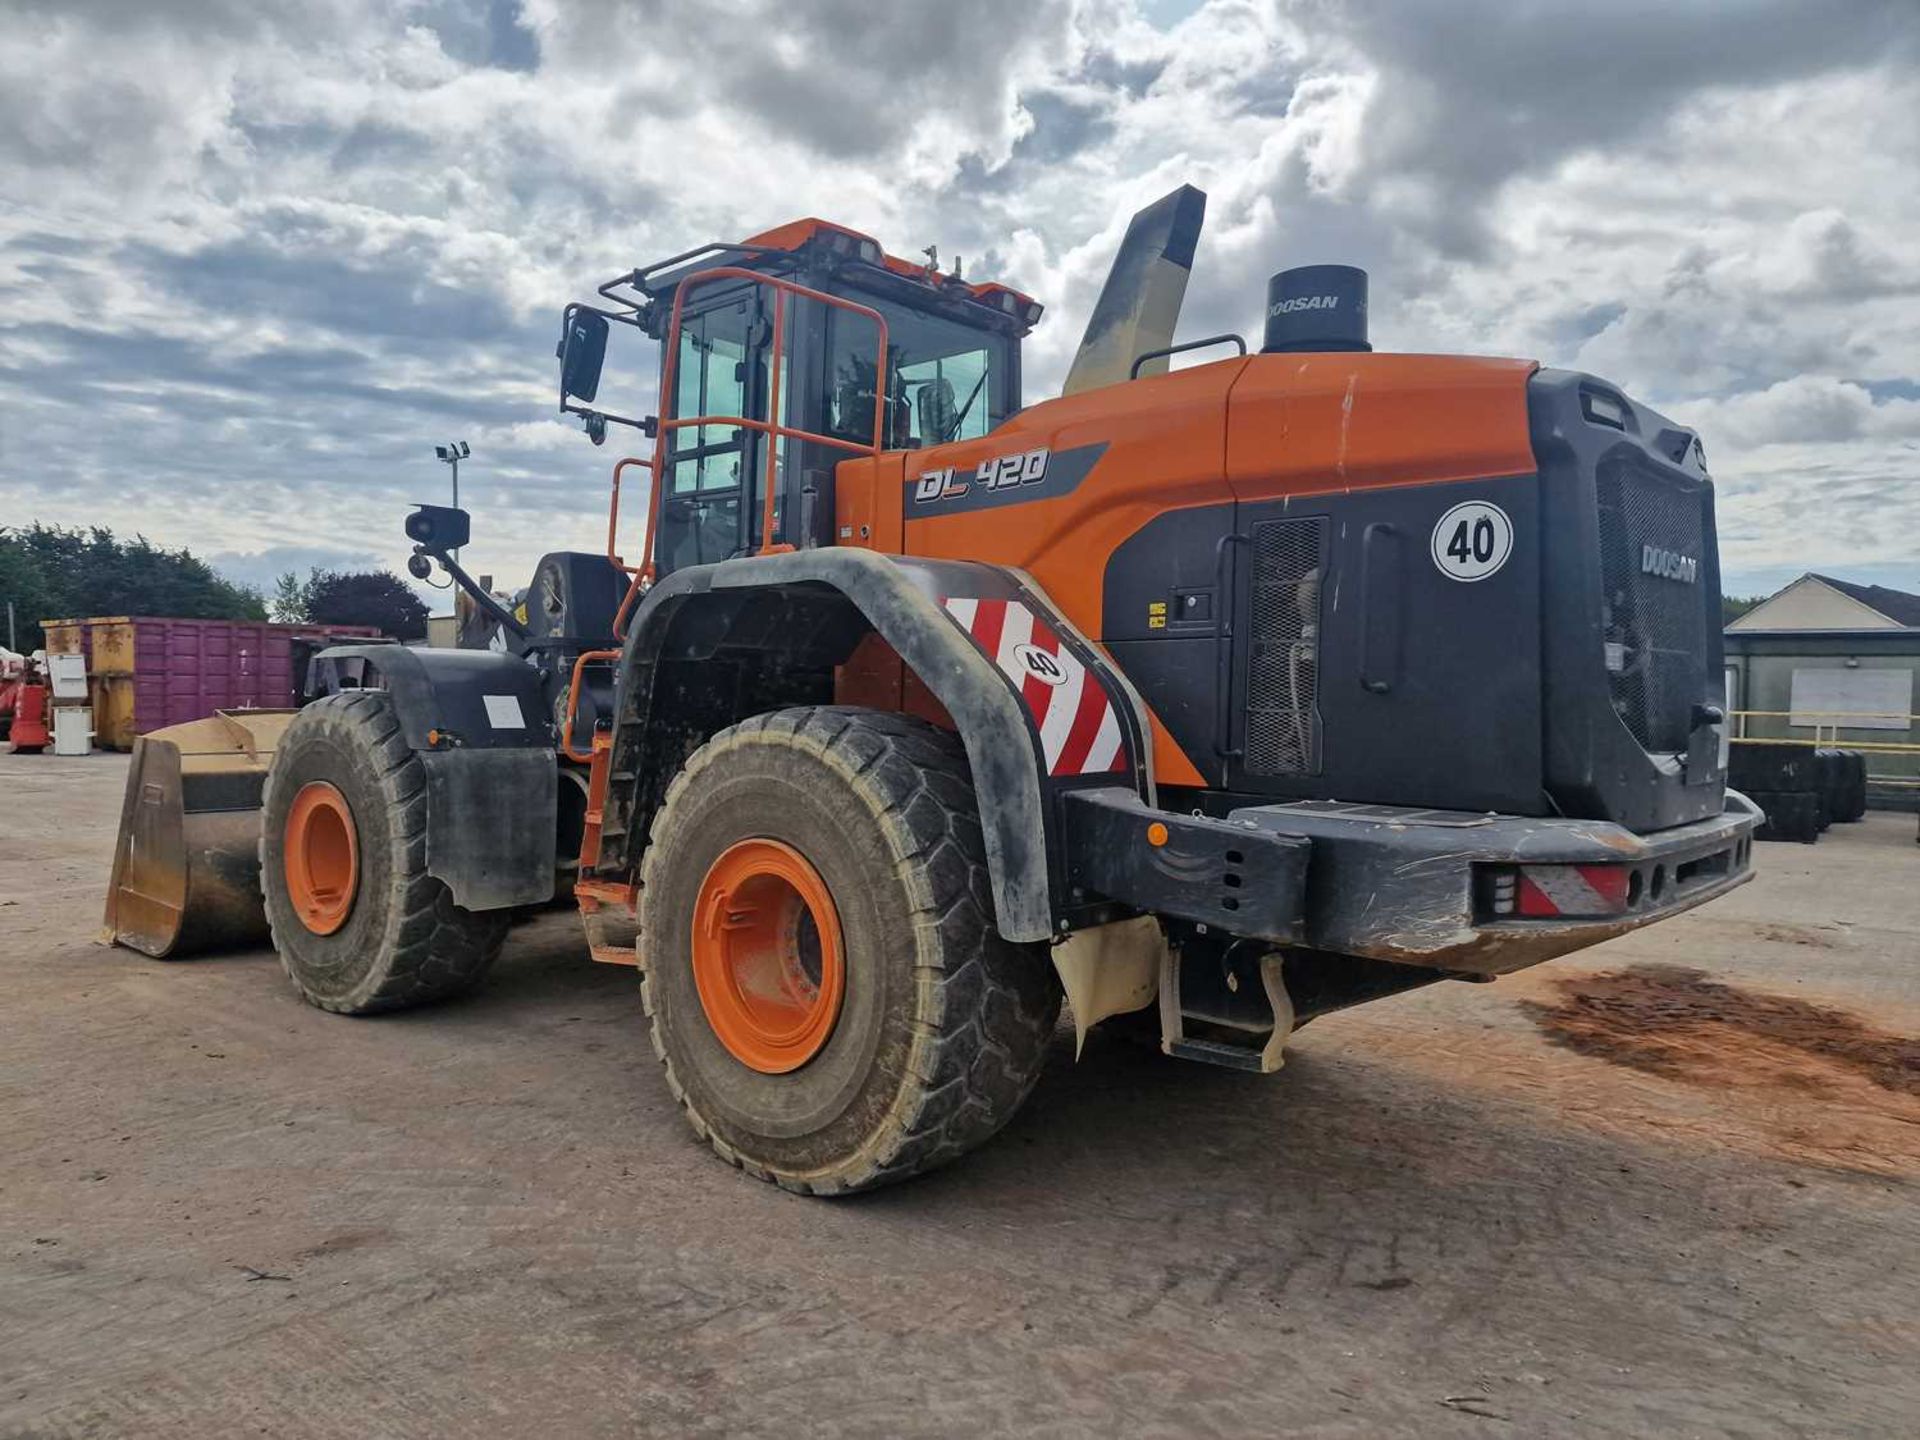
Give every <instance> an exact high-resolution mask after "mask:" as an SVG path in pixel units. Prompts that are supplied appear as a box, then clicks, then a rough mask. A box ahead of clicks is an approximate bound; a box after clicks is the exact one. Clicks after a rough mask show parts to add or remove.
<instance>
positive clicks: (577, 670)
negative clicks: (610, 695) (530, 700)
mask: <svg viewBox="0 0 1920 1440" xmlns="http://www.w3.org/2000/svg"><path fill="white" fill-rule="evenodd" d="M619 658H620V652H619V651H618V650H582V651H581V652H580V655H579V658H578V659H576V660H575V661H574V662H573V680H572V682H571V683H570V684H569V685H568V686H567V718H566V720H565V721H564V722H562V724H561V726H560V753H561V754H562V755H564V756H566V757H567V759H569V760H577V761H578V762H579V763H581V764H582V765H588V764H591V763H592V762H593V752H592V751H591V750H575V749H574V748H573V720H574V717H575V716H576V715H578V714H579V713H580V677H581V675H582V674H583V673H584V672H585V670H586V668H587V666H588V665H590V664H597V663H600V662H603V661H607V660H618V659H619Z"/></svg>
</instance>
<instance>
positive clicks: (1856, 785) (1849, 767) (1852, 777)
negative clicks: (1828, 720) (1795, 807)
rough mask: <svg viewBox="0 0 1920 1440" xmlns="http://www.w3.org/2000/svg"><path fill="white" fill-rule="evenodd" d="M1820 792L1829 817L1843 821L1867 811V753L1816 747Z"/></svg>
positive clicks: (1853, 818) (1845, 822)
mask: <svg viewBox="0 0 1920 1440" xmlns="http://www.w3.org/2000/svg"><path fill="white" fill-rule="evenodd" d="M1814 755H1815V757H1816V760H1817V761H1818V764H1819V768H1820V795H1821V799H1822V801H1823V802H1824V804H1825V806H1826V810H1827V815H1828V817H1829V818H1830V819H1831V820H1833V821H1835V822H1837V823H1839V824H1842V825H1846V824H1850V823H1852V822H1853V821H1855V820H1860V819H1863V818H1864V817H1865V816H1866V813H1867V757H1866V756H1865V755H1863V754H1861V753H1860V752H1859V751H1858V750H1816V751H1814Z"/></svg>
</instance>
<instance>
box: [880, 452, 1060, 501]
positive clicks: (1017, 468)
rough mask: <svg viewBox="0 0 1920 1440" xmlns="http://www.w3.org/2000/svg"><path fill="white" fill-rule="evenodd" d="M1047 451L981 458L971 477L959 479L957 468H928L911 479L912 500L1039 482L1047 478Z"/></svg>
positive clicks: (960, 494)
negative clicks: (975, 489) (976, 488)
mask: <svg viewBox="0 0 1920 1440" xmlns="http://www.w3.org/2000/svg"><path fill="white" fill-rule="evenodd" d="M1050 453H1051V452H1049V451H1048V450H1046V449H1045V448H1044V447H1043V448H1041V449H1039V450H1028V451H1026V452H1025V453H1024V454H1020V455H996V456H994V457H993V458H992V459H990V460H982V461H981V462H980V464H979V466H978V467H977V468H976V469H975V470H974V472H973V478H972V479H971V480H963V479H961V478H960V472H959V471H958V470H956V469H955V468H954V467H953V466H951V465H949V466H947V467H946V469H944V470H929V471H927V473H926V474H924V475H922V476H920V477H919V478H918V479H917V480H915V481H914V482H913V502H914V504H916V505H928V504H931V503H932V502H933V501H935V500H958V499H959V498H960V497H961V496H962V495H965V494H967V493H968V492H969V491H971V490H973V489H974V487H975V486H978V487H979V488H980V489H981V490H984V491H988V492H992V491H996V490H1013V489H1017V488H1018V487H1019V486H1022V485H1038V484H1039V483H1040V482H1041V481H1042V480H1045V479H1046V478H1047V457H1048V455H1049V454H1050Z"/></svg>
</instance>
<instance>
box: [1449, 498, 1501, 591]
mask: <svg viewBox="0 0 1920 1440" xmlns="http://www.w3.org/2000/svg"><path fill="white" fill-rule="evenodd" d="M1432 550H1433V563H1434V564H1435V565H1437V566H1439V567H1440V573H1441V574H1442V575H1445V576H1446V577H1447V578H1448V579H1449V580H1462V581H1467V582H1469V583H1471V582H1472V581H1475V580H1484V579H1486V578H1487V577H1488V576H1489V575H1492V574H1494V573H1495V572H1497V571H1498V570H1499V569H1500V567H1501V566H1502V565H1504V564H1506V563H1507V557H1508V556H1509V555H1511V554H1512V553H1513V521H1511V520H1509V519H1508V518H1507V512H1506V511H1504V510H1502V509H1501V508H1500V507H1499V506H1498V505H1489V504H1487V503H1486V501H1484V500H1468V501H1465V502H1463V503H1461V504H1459V505H1455V506H1454V507H1453V508H1452V509H1451V510H1449V511H1447V513H1446V514H1444V515H1442V516H1441V517H1440V519H1439V522H1438V523H1437V524H1435V525H1434V527H1433V541H1432Z"/></svg>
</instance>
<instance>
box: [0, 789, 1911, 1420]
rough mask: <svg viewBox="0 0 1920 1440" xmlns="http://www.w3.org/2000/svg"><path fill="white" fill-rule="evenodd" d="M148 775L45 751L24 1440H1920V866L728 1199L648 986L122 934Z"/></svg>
mask: <svg viewBox="0 0 1920 1440" xmlns="http://www.w3.org/2000/svg"><path fill="white" fill-rule="evenodd" d="M125 768H126V767H125V762H124V760H123V759H119V758H116V757H111V756H104V755H102V756H95V757H91V758H88V759H76V760H62V759H56V758H54V757H50V756H31V757H30V756H10V755H0V987H4V988H3V989H0V1137H4V1142H5V1151H4V1155H5V1158H4V1161H0V1435H4V1436H42V1435H47V1436H52V1435H137V1436H143V1437H145V1436H196V1437H199V1436H213V1435H228V1434H270V1435H274V1436H350V1437H366V1436H412V1435H420V1436H433V1437H462V1436H487V1437H497V1436H517V1435H528V1434H534V1433H536V1432H537V1433H540V1434H541V1435H543V1436H549V1437H560V1436H565V1437H573V1436H599V1435H623V1436H624V1435H632V1434H636V1433H642V1434H657V1435H673V1434H695V1435H716V1436H719V1435H727V1436H732V1435H745V1434H758V1433H777V1434H780V1435H782V1436H797V1435H813V1434H821V1435H858V1436H868V1435H871V1436H903V1435H922V1434H929V1435H948V1434H955V1435H957V1434H965V1435H978V1434H982V1433H986V1434H1000V1435H1012V1434H1020V1435H1027V1434H1038V1435H1049V1436H1070V1435H1082V1434H1097V1435H1101V1436H1103V1437H1112V1436H1119V1435H1125V1436H1134V1435H1164V1436H1189V1435H1223V1436H1225V1435H1231V1436H1235V1437H1244V1436H1247V1435H1268V1434H1276V1433H1293V1434H1302V1435H1326V1436H1335V1435H1340V1436H1348V1435H1351V1436H1377V1435H1383V1434H1394V1435H1419V1436H1453V1435H1470V1436H1489V1435H1492V1436H1498V1435H1539V1434H1548V1433H1551V1434H1556V1435H1660V1436H1685V1435H1716V1436H1717V1435H1741V1436H1789V1435H1791V1436H1829V1435H1894V1434H1911V1433H1913V1429H1914V1417H1915V1415H1916V1414H1920V1278H1917V1277H1920V1206H1917V1205H1916V1200H1917V1199H1920V1188H1917V1187H1916V1177H1917V1176H1920V1042H1916V1040H1915V1039H1914V1038H1913V1037H1915V1036H1916V1035H1920V847H1916V846H1915V844H1914V821H1913V818H1912V817H1911V816H1893V815H1874V816H1871V817H1869V819H1868V820H1867V822H1866V823H1864V824H1861V825H1854V826H1847V827H1841V828H1836V829H1835V830H1834V831H1833V832H1831V833H1830V834H1829V836H1828V837H1827V838H1826V839H1824V840H1823V841H1822V842H1821V843H1820V844H1819V845H1818V846H1816V847H1802V846H1795V845H1766V846H1762V847H1760V848H1759V865H1760V867H1761V870H1762V874H1761V878H1760V879H1759V880H1757V881H1756V882H1755V883H1754V884H1752V885H1750V886H1748V887H1747V888H1746V889H1744V890H1742V891H1740V892H1739V893H1737V894H1736V895H1733V896H1731V897H1728V898H1727V899H1725V900H1722V901H1720V902H1718V903H1716V904H1714V905H1712V906H1709V907H1708V908H1707V909H1705V910H1703V911H1700V912H1696V913H1695V914H1693V915H1690V916H1687V917H1685V918H1683V919H1681V920H1679V921H1676V922H1674V923H1672V924H1669V925H1665V926H1660V927H1656V928H1655V929H1653V930H1651V931H1648V932H1645V933H1642V934H1639V935H1635V936H1630V937H1628V938H1626V939H1623V940H1619V941H1616V942H1614V943H1612V944H1609V945H1607V946H1605V947H1603V948H1601V949H1598V950H1594V951H1589V952H1587V953H1586V954H1585V955H1583V956H1579V957H1575V958H1574V959H1572V960H1567V961H1561V962H1557V963H1556V964H1553V965H1548V966H1545V967H1542V968H1540V969H1538V970H1535V971H1532V972H1529V973H1527V974H1525V975H1521V976H1516V977H1512V978H1510V979H1508V980H1504V981H1501V982H1499V983H1498V984H1495V985H1491V986H1468V985H1448V986H1437V987H1434V988H1432V989H1429V990H1425V991H1421V992H1418V993H1416V994H1413V995H1408V996H1402V997H1399V998H1397V999H1393V1000H1389V1001H1386V1002H1383V1003H1381V1004H1378V1005H1375V1006H1371V1007H1368V1008H1365V1009H1362V1010H1359V1011H1355V1012H1350V1013H1348V1014H1345V1015H1339V1016H1333V1017H1329V1018H1326V1019H1323V1020H1321V1021H1319V1022H1316V1023H1315V1024H1313V1025H1312V1026H1310V1027H1309V1028H1308V1029H1307V1030H1305V1031H1304V1032H1303V1033H1302V1034H1301V1035H1300V1036H1299V1037H1298V1039H1297V1041H1296V1043H1295V1044H1294V1046H1293V1047H1292V1049H1291V1050H1290V1052H1289V1059H1288V1063H1287V1068H1286V1069H1285V1071H1283V1072H1282V1073H1281V1074H1280V1075H1278V1076H1274V1077H1270V1078H1267V1079H1260V1078H1258V1077H1249V1076H1242V1075H1238V1074H1233V1073H1228V1072H1223V1071H1218V1070H1210V1069H1206V1068H1203V1067H1198V1066H1192V1065H1186V1064H1181V1063H1177V1062H1173V1061H1168V1060H1163V1059H1161V1058H1160V1057H1158V1056H1155V1055H1152V1054H1149V1053H1145V1052H1141V1051H1137V1050H1134V1049H1132V1048H1130V1047H1128V1046H1127V1045H1125V1044H1122V1043H1119V1042H1116V1041H1110V1040H1107V1039H1105V1038H1103V1037H1102V1036H1099V1035H1095V1036H1094V1037H1092V1038H1091V1039H1090V1040H1089V1042H1088V1045H1087V1051H1086V1054H1085V1056H1084V1057H1083V1058H1082V1059H1081V1060H1080V1061H1079V1062H1078V1063H1077V1064H1076V1063H1075V1062H1074V1059H1073V1052H1072V1043H1071V1034H1070V1033H1063V1034H1062V1035H1061V1037H1060V1038H1059V1040H1058V1042H1057V1044H1056V1051H1055V1055H1054V1058H1053V1062H1052V1064H1051V1066H1050V1068H1049V1070H1048V1072H1047V1074H1046V1076H1045V1077H1044V1078H1043V1080H1042V1081H1041V1084H1040V1088H1039V1090H1038V1091H1037V1093H1036V1095H1035V1097H1034V1100H1033V1101H1032V1103H1031V1104H1030V1105H1029V1106H1028V1107H1027V1109H1026V1110H1025V1111H1024V1112H1023V1113H1022V1114H1021V1116H1020V1117H1019V1118H1018V1119H1017V1120H1016V1121H1015V1122H1014V1124H1013V1125H1012V1126H1011V1127H1010V1128H1009V1130H1008V1131H1007V1132H1006V1133H1005V1134H1004V1135H1003V1136H1002V1137H1001V1138H1000V1139H999V1140H998V1141H996V1142H995V1143H994V1144H993V1145H991V1146H989V1147H988V1148H986V1149H985V1150H983V1151H981V1152H979V1153H978V1154H976V1155H975V1156H973V1157H971V1158H970V1159H969V1160H967V1161H966V1162H963V1163H962V1164H960V1165H958V1166H956V1167H953V1168H951V1169H949V1170H947V1171H944V1172H942V1173H940V1174H938V1175H935V1176H932V1177H930V1178H928V1179H925V1180H922V1181H919V1182H917V1183H914V1184H912V1185H909V1186H906V1187H903V1188H900V1189H896V1190H892V1191H887V1192H883V1193H881V1194H878V1195H873V1196H868V1197H862V1198H857V1199H854V1200H850V1201H840V1202H822V1201H810V1200H802V1199H797V1198H794V1197H790V1196H786V1195H783V1194H781V1193H779V1192H778V1191H775V1190H773V1189H771V1188H769V1187H767V1186H764V1185H760V1184H757V1183H755V1182H753V1181H750V1180H748V1179H745V1178H743V1177H742V1176H740V1175H739V1174H737V1173H735V1172H733V1171H732V1170H729V1169H727V1168H726V1167H724V1166H723V1165H721V1164H719V1163H718V1162H717V1161H715V1160H714V1159H713V1158H712V1157H711V1156H710V1155H709V1154H708V1153H707V1151H706V1150H705V1149H704V1148H703V1147H702V1146H700V1145H698V1144H697V1143H696V1142H695V1141H694V1140H693V1139H692V1138H691V1136H690V1134H689V1133H688V1131H687V1130H686V1128H685V1126H684V1125H683V1123H682V1122H681V1120H680V1117H679V1115H678V1113H677V1112H676V1110H675V1108H674V1106H673V1105H672V1103H671V1101H670V1099H669V1097H668V1095H667V1090H666V1085H665V1083H664V1081H663V1079H662V1077H661V1075H660V1073H659V1071H658V1069H657V1068H656V1066H655V1064H654V1062H653V1060H652V1057H651V1053H650V1051H649V1048H648V1046H647V1043H646V1039H645V1035H644V1032H643V1029H642V1022H641V1019H640V1013H639V1009H640V1007H639V997H638V994H637V988H636V986H635V984H634V979H633V975H632V973H631V972H630V971H626V970H622V969H615V968H609V967H600V966H596V965H594V964H592V963H591V962H590V961H588V960H586V959H585V958H584V955H583V953H582V949H581V946H580V943H579V938H578V926H577V922H576V921H575V920H573V919H572V918H571V917H569V916H567V915H565V914H563V913H554V914H551V915H548V916H546V917H543V918H542V919H540V920H538V921H536V922H534V923H532V924H529V925H526V926H523V927H520V928H518V929H516V930H515V932H514V934H513V936H512V938H511V939H510V940H509V942H508V948H507V952H506V954H505V956H504V957H503V959H502V961H501V964H500V966H499V968H498V969H497V970H496V972H495V974H494V976H493V978H492V980H491V981H490V983H489V985H488V986H487V987H486V988H485V989H484V990H483V991H482V992H480V993H479V994H477V995H475V996H473V997H472V998H470V999H468V1000H465V1001H461V1002H457V1003H454V1004H449V1005H445V1006H441V1007H439V1008H436V1009H432V1010H425V1011H419V1012H413V1013H409V1014H405V1015H398V1016H391V1017H386V1018H381V1019H375V1020H346V1019H341V1018H339V1017H335V1016H329V1015H325V1014H322V1013H320V1012H319V1011H316V1010H312V1009H309V1008H307V1007H305V1006H303V1005H302V1004H301V1003H300V1002H299V1001H298V1000H297V999H296V998H295V996H294V995H293V992H292V991H291V989H290V988H289V987H288V985H287V983H286V980H285V978H284V976H283V975H282V974H281V972H280V969H279V966H278V963H277V962H276V961H275V959H274V958H273V956H272V955H271V954H269V953H266V952H264V951H263V952H256V953H249V954H244V955H234V956H225V957H219V958H212V959H202V960H196V961H190V962H184V963H177V964H164V963H161V962H157V961H151V960H147V959H145V958H143V957H141V956H138V955H135V954H133V953H131V952H128V951H122V950H113V949H107V948H103V947H101V946H99V945H98V944H97V943H95V940H94V936H95V932H96V929H97V924H98V917H99V914H100V905H101V899H102V895H103V892H104V887H105V879H106V872H107V862H108V859H109V856H110V852H111V843H112V830H113V826H114V823H115V820H116V818H117V814H118V805H119V797H120V791H121V787H122V784H123V783H124V777H125Z"/></svg>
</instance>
